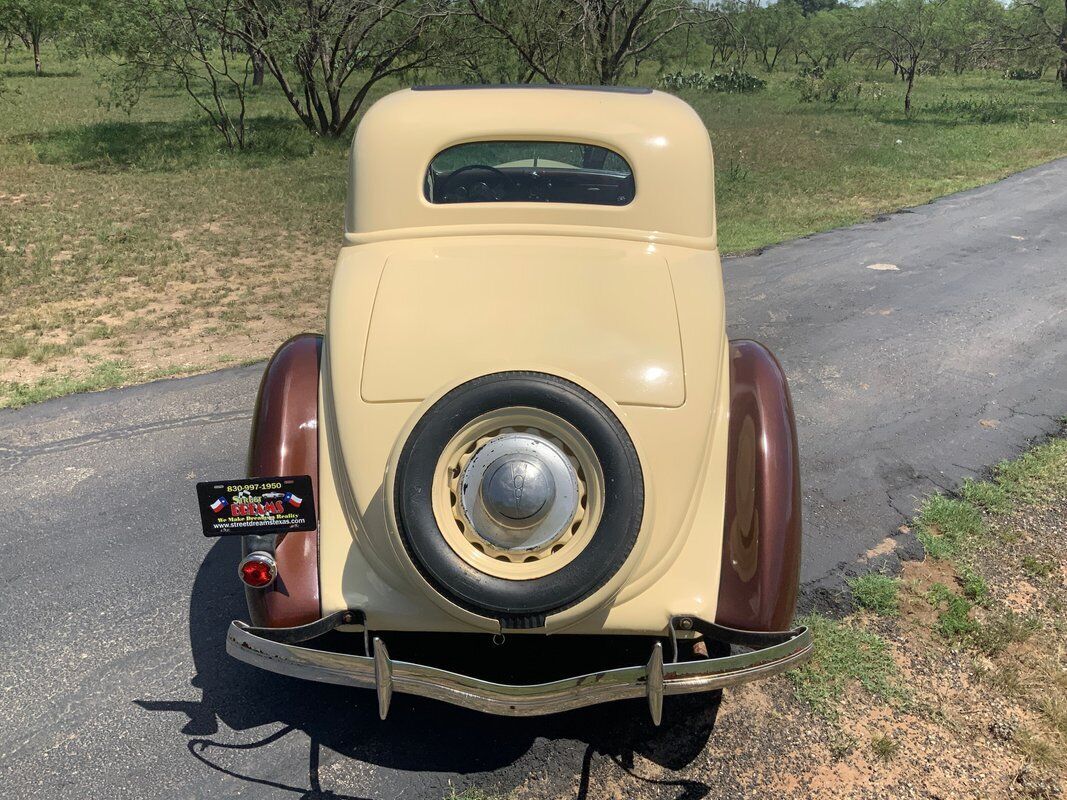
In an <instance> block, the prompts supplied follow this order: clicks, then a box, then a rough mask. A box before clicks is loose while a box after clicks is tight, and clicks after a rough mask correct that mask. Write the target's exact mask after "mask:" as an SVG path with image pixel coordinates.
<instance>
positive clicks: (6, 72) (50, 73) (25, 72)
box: [0, 66, 81, 78]
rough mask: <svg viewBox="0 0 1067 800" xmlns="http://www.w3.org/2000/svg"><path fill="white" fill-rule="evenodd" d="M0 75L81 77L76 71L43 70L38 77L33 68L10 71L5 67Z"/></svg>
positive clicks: (8, 76)
mask: <svg viewBox="0 0 1067 800" xmlns="http://www.w3.org/2000/svg"><path fill="white" fill-rule="evenodd" d="M0 75H3V76H4V77H5V78H77V77H78V76H80V75H81V72H79V71H78V70H76V69H56V70H52V69H47V68H45V69H43V70H41V74H40V75H38V74H37V73H36V72H34V71H33V67H29V68H16V69H9V68H6V67H4V66H0Z"/></svg>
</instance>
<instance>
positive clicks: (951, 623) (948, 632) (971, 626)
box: [927, 583, 978, 640]
mask: <svg viewBox="0 0 1067 800" xmlns="http://www.w3.org/2000/svg"><path fill="white" fill-rule="evenodd" d="M927 600H928V601H929V602H930V605H932V606H934V607H935V608H937V609H938V614H937V630H938V632H939V633H940V634H941V635H942V636H944V637H945V638H946V639H954V640H959V639H963V638H965V637H967V636H970V635H971V634H973V633H974V632H975V631H977V630H978V623H977V622H975V621H974V620H973V619H971V616H970V613H971V603H970V601H969V600H967V599H966V598H965V597H960V596H959V595H958V594H956V593H955V592H954V591H952V590H951V589H949V588H948V587H947V586H945V584H943V583H935V584H934V585H933V586H931V587H930V591H929V593H928V594H927Z"/></svg>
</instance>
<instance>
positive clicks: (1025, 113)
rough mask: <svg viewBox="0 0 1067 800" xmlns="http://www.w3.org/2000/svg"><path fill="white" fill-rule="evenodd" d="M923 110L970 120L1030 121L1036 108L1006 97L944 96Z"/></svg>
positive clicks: (928, 112)
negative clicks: (1022, 104)
mask: <svg viewBox="0 0 1067 800" xmlns="http://www.w3.org/2000/svg"><path fill="white" fill-rule="evenodd" d="M922 110H923V112H924V113H926V114H934V115H938V116H946V117H949V118H951V119H953V120H957V121H968V122H982V123H991V122H1030V121H1032V120H1033V119H1034V118H1035V116H1036V112H1035V110H1034V109H1032V108H1030V107H1028V106H1021V105H1019V104H1018V103H1017V102H1015V101H1014V100H1012V99H1010V98H1004V97H963V98H949V97H942V98H941V99H940V100H937V101H935V102H933V103H930V104H929V105H926V106H923V108H922Z"/></svg>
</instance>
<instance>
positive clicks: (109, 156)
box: [14, 116, 344, 172]
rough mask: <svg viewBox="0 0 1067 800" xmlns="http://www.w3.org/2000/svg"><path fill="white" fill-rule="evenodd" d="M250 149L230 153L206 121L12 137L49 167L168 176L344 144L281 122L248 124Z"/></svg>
mask: <svg viewBox="0 0 1067 800" xmlns="http://www.w3.org/2000/svg"><path fill="white" fill-rule="evenodd" d="M246 124H247V127H248V131H249V145H248V147H247V148H246V149H245V150H243V151H236V150H234V151H231V150H228V149H227V148H226V145H225V142H224V141H223V138H222V136H221V135H220V134H219V133H218V132H217V131H215V130H214V129H213V128H212V127H211V126H210V125H209V124H208V123H206V122H205V121H203V120H197V119H190V120H183V121H177V122H134V121H124V122H96V123H93V124H90V125H77V126H70V127H65V128H57V129H55V130H50V131H47V132H37V133H31V134H25V135H23V136H20V137H14V138H15V139H16V140H17V141H20V142H25V143H28V144H30V145H31V146H32V147H33V149H34V151H35V152H36V154H37V158H38V159H39V160H40V161H41V162H42V163H45V164H59V165H69V166H74V167H77V168H80V169H88V170H94V171H98V172H115V171H122V170H131V169H132V170H142V171H148V172H168V171H177V170H184V169H191V168H197V167H204V166H206V165H219V166H223V165H235V166H236V165H242V166H263V165H265V164H270V163H277V162H281V161H290V160H292V159H297V158H306V157H308V156H311V155H313V154H314V153H315V152H316V150H317V149H319V148H322V147H343V146H344V143H335V142H332V141H324V140H321V139H316V138H314V137H313V136H311V135H310V134H309V133H308V132H307V130H306V129H305V128H304V127H303V126H302V125H300V124H299V123H297V122H295V121H293V120H289V119H285V118H282V117H271V116H264V117H254V118H250V119H249V120H247V123H246Z"/></svg>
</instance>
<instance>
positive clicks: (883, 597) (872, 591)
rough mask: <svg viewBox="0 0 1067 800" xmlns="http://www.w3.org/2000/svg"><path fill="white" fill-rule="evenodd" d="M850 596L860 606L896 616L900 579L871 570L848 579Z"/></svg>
mask: <svg viewBox="0 0 1067 800" xmlns="http://www.w3.org/2000/svg"><path fill="white" fill-rule="evenodd" d="M848 586H849V588H850V589H851V590H852V597H853V599H854V600H855V601H856V604H857V605H859V606H860V607H861V608H866V609H869V610H871V611H874V612H876V613H878V614H885V615H886V616H896V615H897V613H898V611H899V608H900V599H899V594H900V581H899V580H898V579H896V578H891V577H889V576H888V575H882V574H881V573H877V572H871V573H868V574H866V575H861V576H859V577H858V578H852V579H850V580H849V581H848Z"/></svg>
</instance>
